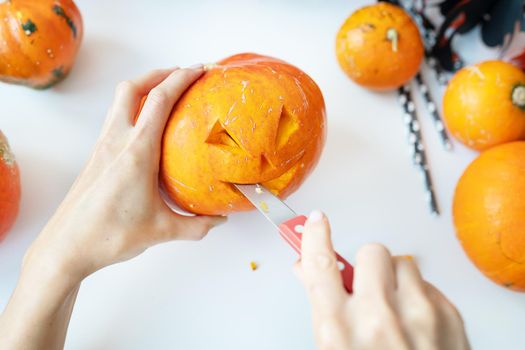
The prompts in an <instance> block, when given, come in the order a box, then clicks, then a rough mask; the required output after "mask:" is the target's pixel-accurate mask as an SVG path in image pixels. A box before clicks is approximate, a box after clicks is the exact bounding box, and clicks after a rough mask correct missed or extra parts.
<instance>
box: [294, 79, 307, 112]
mask: <svg viewBox="0 0 525 350" xmlns="http://www.w3.org/2000/svg"><path fill="white" fill-rule="evenodd" d="M293 80H294V83H295V85H296V86H297V89H298V90H299V92H300V93H301V98H302V99H303V107H304V109H307V108H308V107H309V106H310V105H309V103H308V98H307V97H306V94H305V93H304V90H303V87H302V85H301V82H300V81H299V80H298V79H297V78H294V79H293Z"/></svg>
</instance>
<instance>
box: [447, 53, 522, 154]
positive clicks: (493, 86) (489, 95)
mask: <svg viewBox="0 0 525 350" xmlns="http://www.w3.org/2000/svg"><path fill="white" fill-rule="evenodd" d="M443 116H444V120H445V123H446V125H447V128H448V129H449V130H450V133H451V134H452V135H454V137H456V138H457V139H458V140H459V141H461V142H462V143H463V144H465V145H466V146H468V147H470V148H473V149H475V150H478V151H482V150H485V149H487V148H490V147H492V146H495V145H499V144H502V143H506V142H510V141H517V140H523V139H525V73H523V72H522V71H521V70H520V69H519V68H517V67H515V66H513V65H512V64H510V63H507V62H503V61H487V62H483V63H479V64H476V65H474V66H470V67H465V68H463V69H461V70H460V71H459V72H457V73H456V74H455V75H454V77H453V78H452V80H451V81H450V83H449V85H448V87H447V90H446V92H445V96H444V97H443Z"/></svg>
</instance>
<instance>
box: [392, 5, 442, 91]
mask: <svg viewBox="0 0 525 350" xmlns="http://www.w3.org/2000/svg"><path fill="white" fill-rule="evenodd" d="M401 6H402V7H403V8H404V9H405V10H406V11H407V12H408V13H409V14H410V15H411V16H412V18H413V19H414V22H416V25H417V27H418V28H419V32H420V33H421V37H422V39H423V44H424V46H425V61H426V63H427V65H428V66H429V68H430V70H432V71H433V72H434V74H435V75H436V79H437V81H438V82H439V84H440V85H443V86H444V85H447V84H448V76H447V73H446V72H445V70H444V69H443V68H442V67H441V65H440V64H439V62H438V61H437V60H436V59H435V58H434V57H433V56H432V49H433V47H434V45H435V44H436V40H437V34H436V31H435V29H434V27H433V25H432V24H431V23H430V21H429V20H428V19H426V18H424V17H423V16H424V15H423V14H422V9H423V8H424V6H423V5H422V4H420V3H417V1H414V0H412V1H408V2H407V1H405V2H403V3H402V4H401Z"/></svg>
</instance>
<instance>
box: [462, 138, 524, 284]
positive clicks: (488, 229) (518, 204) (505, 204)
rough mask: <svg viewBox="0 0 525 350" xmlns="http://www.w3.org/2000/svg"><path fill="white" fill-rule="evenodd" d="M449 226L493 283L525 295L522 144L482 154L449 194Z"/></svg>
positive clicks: (492, 149) (493, 149)
mask: <svg viewBox="0 0 525 350" xmlns="http://www.w3.org/2000/svg"><path fill="white" fill-rule="evenodd" d="M453 214H454V224H455V226H456V233H457V237H458V238H459V240H460V242H461V244H462V246H463V249H465V252H466V253H467V255H468V256H469V257H470V259H471V260H472V261H473V262H474V264H475V265H476V266H477V267H478V268H479V269H480V270H481V271H482V272H483V273H484V274H485V275H486V276H487V277H489V278H490V279H492V280H493V281H494V282H496V283H498V284H500V285H503V286H505V287H507V288H510V289H513V290H516V291H525V142H523V141H520V142H512V143H507V144H504V145H500V146H496V147H493V148H491V149H489V150H488V151H485V152H483V153H482V154H481V155H480V156H479V157H478V158H477V159H476V160H474V161H473V162H472V163H471V164H470V165H469V166H468V168H467V169H466V170H465V172H464V173H463V175H462V176H461V179H460V180H459V182H458V185H457V187H456V193H455V195H454V206H453Z"/></svg>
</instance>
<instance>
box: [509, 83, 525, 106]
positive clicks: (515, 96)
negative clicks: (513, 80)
mask: <svg viewBox="0 0 525 350" xmlns="http://www.w3.org/2000/svg"><path fill="white" fill-rule="evenodd" d="M512 104H514V106H516V107H518V108H521V109H522V110H525V85H524V84H521V83H518V84H516V85H515V86H514V88H513V89H512Z"/></svg>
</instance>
